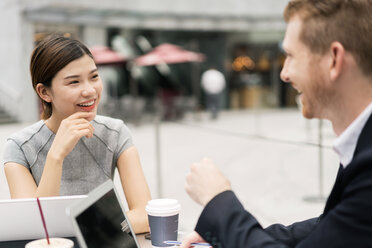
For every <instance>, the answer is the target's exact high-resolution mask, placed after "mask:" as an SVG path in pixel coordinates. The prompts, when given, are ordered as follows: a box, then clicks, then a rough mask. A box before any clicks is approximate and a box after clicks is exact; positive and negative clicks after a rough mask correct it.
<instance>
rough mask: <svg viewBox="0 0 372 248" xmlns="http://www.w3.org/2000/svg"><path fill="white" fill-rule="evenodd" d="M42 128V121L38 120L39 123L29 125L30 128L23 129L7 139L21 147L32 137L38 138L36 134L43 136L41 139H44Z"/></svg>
mask: <svg viewBox="0 0 372 248" xmlns="http://www.w3.org/2000/svg"><path fill="white" fill-rule="evenodd" d="M44 126H45V123H44V121H43V120H40V121H38V122H36V123H34V124H32V125H30V126H27V127H25V128H23V129H21V130H19V131H17V132H16V133H13V134H12V135H11V136H9V138H8V140H9V139H10V140H13V141H14V142H16V143H17V144H18V145H19V146H21V145H22V144H24V143H25V142H27V141H29V140H30V139H32V138H33V137H36V136H38V134H40V135H41V136H43V137H41V138H45V137H44V135H45V134H43V133H44V132H42V130H43V127H44Z"/></svg>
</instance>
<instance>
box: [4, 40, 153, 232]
mask: <svg viewBox="0 0 372 248" xmlns="http://www.w3.org/2000/svg"><path fill="white" fill-rule="evenodd" d="M30 71H31V78H32V85H33V88H34V90H35V91H36V93H37V95H38V97H39V98H40V100H41V102H42V107H43V113H42V120H40V121H38V122H36V123H35V124H33V125H31V126H29V127H26V128H24V129H23V130H21V131H18V132H17V133H15V134H14V135H12V136H11V137H10V138H8V140H7V142H6V145H5V150H4V159H3V160H4V169H5V174H6V178H7V181H8V185H9V190H10V195H11V197H12V198H30V197H41V196H59V195H77V194H79V195H80V194H88V193H89V192H90V191H91V190H93V189H94V188H96V187H97V186H99V185H100V184H102V183H103V182H105V181H107V180H108V179H113V177H114V171H115V169H116V168H117V169H118V172H119V175H120V179H121V183H122V185H123V190H124V192H125V196H126V199H127V202H128V206H129V211H128V217H129V219H130V221H131V222H132V223H133V227H134V231H135V232H136V233H142V232H147V231H148V230H149V227H148V220H147V214H146V211H145V206H146V204H147V202H148V201H149V200H150V198H151V196H150V191H149V188H148V186H147V183H146V179H145V177H144V174H143V171H142V168H141V164H140V160H139V156H138V152H137V149H136V147H135V146H134V145H133V141H132V137H131V135H130V132H129V130H128V127H127V126H126V125H125V124H124V123H123V121H122V120H118V119H113V118H110V117H105V116H99V115H97V108H98V104H99V102H100V99H101V93H102V81H101V78H100V76H99V73H98V69H97V66H96V64H95V62H94V60H93V56H92V54H91V52H90V51H89V50H88V48H87V47H86V46H85V45H84V44H82V43H81V42H79V41H77V40H73V39H70V38H65V37H63V36H60V35H51V36H48V37H47V38H45V39H44V40H42V41H41V42H40V43H39V44H38V45H37V46H36V48H35V49H34V51H33V53H32V56H31V64H30Z"/></svg>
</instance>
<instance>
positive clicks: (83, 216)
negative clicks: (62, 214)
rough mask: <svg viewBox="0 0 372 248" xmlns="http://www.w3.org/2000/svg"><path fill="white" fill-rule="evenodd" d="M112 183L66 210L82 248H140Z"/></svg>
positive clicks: (102, 186)
mask: <svg viewBox="0 0 372 248" xmlns="http://www.w3.org/2000/svg"><path fill="white" fill-rule="evenodd" d="M118 199H119V197H118V194H117V192H116V189H115V187H114V184H113V182H112V181H111V180H108V181H106V182H105V183H103V184H101V185H100V186H98V187H97V188H96V189H94V190H93V191H91V192H90V193H89V194H88V197H87V198H86V199H84V200H82V201H80V202H77V203H76V204H73V205H72V206H70V207H68V208H67V214H68V215H70V218H71V220H72V225H73V227H74V229H75V236H76V239H77V241H78V243H79V246H80V247H81V248H88V247H89V248H106V247H107V248H119V247H120V248H139V247H140V246H139V245H138V241H137V239H136V236H135V234H134V232H133V229H132V226H131V224H130V223H129V220H128V218H127V215H126V213H125V209H124V207H123V205H122V204H121V202H120V201H119V200H118Z"/></svg>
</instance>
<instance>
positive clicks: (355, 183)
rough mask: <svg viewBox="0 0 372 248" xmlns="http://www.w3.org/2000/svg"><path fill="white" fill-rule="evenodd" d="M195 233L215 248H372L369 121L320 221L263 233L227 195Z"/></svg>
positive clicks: (213, 206)
mask: <svg viewBox="0 0 372 248" xmlns="http://www.w3.org/2000/svg"><path fill="white" fill-rule="evenodd" d="M195 230H196V231H197V232H198V233H199V234H200V235H201V236H202V237H203V238H204V239H205V240H206V241H207V242H210V243H211V244H212V245H213V246H214V247H215V248H216V247H225V248H240V247H301V248H302V247H312V248H314V247H316V248H322V247H325V248H332V247H372V117H370V118H369V120H368V121H367V123H366V125H365V126H364V128H363V130H362V132H361V135H360V137H359V139H358V142H357V146H356V150H355V152H354V156H353V159H352V161H351V163H350V164H349V165H348V166H347V167H346V168H345V169H343V168H342V167H341V166H340V170H339V172H338V175H337V178H336V182H335V185H334V186H333V189H332V192H331V194H330V196H329V198H328V200H327V203H326V206H325V209H324V212H323V214H322V215H321V216H320V217H318V218H314V219H310V220H307V221H303V222H298V223H294V224H292V225H291V226H287V227H285V226H283V225H278V224H275V225H272V226H270V227H268V228H266V229H263V228H262V227H261V226H260V224H259V223H258V222H257V220H256V219H255V218H254V217H253V216H252V215H251V214H250V213H249V212H247V211H246V210H244V208H243V206H242V205H241V203H240V202H239V200H238V199H237V197H236V196H235V194H234V193H233V192H232V191H225V192H222V193H220V194H219V195H217V196H216V197H214V198H213V199H212V200H211V201H210V202H209V203H208V204H207V206H206V207H205V208H204V210H203V212H202V214H201V216H200V218H199V220H198V223H197V225H196V228H195Z"/></svg>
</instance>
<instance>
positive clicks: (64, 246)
mask: <svg viewBox="0 0 372 248" xmlns="http://www.w3.org/2000/svg"><path fill="white" fill-rule="evenodd" d="M49 242H50V244H49V245H48V241H47V240H46V239H38V240H34V241H31V242H29V243H27V244H26V246H25V248H73V247H74V242H73V241H72V240H70V239H64V238H50V239H49Z"/></svg>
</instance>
